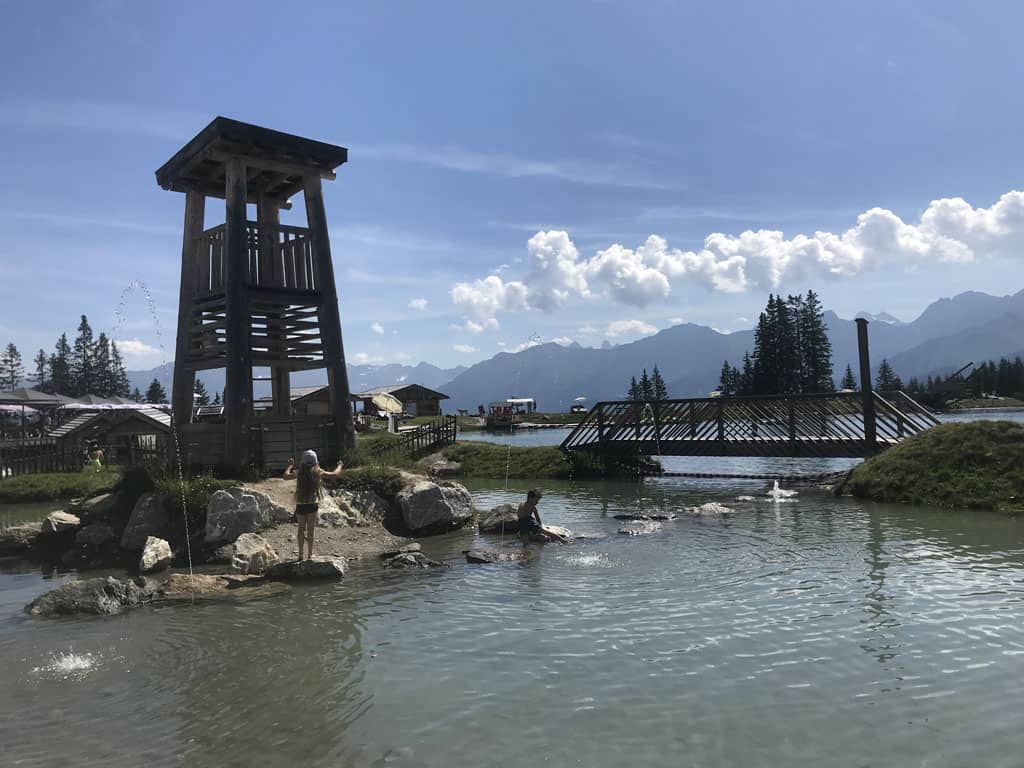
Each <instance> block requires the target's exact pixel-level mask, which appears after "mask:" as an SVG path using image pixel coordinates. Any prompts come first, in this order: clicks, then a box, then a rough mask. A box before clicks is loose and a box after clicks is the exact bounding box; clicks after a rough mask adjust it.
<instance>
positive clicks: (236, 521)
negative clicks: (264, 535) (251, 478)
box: [206, 488, 271, 544]
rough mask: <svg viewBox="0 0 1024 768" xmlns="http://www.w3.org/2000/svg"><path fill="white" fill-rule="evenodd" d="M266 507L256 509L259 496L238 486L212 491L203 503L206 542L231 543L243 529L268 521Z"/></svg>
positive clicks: (259, 526) (252, 529)
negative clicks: (228, 489) (205, 505)
mask: <svg viewBox="0 0 1024 768" xmlns="http://www.w3.org/2000/svg"><path fill="white" fill-rule="evenodd" d="M270 520H271V518H270V508H269V507H268V506H267V505H264V507H263V509H262V510H261V509H260V502H259V499H258V498H257V497H256V496H254V495H253V494H251V493H246V492H243V491H242V489H236V488H232V489H231V490H230V491H216V492H215V493H214V494H213V495H212V496H211V497H210V503H209V504H208V505H207V507H206V543H207V544H220V543H227V544H230V543H232V542H233V541H234V540H235V539H237V538H238V537H239V536H241V535H242V534H243V533H254V532H255V531H258V530H261V529H263V528H267V527H268V526H269V525H270Z"/></svg>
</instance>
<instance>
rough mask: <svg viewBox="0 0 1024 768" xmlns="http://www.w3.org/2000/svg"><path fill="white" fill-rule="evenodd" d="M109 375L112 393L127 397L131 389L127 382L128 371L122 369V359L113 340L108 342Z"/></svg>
mask: <svg viewBox="0 0 1024 768" xmlns="http://www.w3.org/2000/svg"><path fill="white" fill-rule="evenodd" d="M110 376H111V381H112V382H113V385H114V394H115V395H117V396H118V397H128V395H129V393H130V391H131V384H129V383H128V371H126V370H125V369H124V360H123V359H122V358H121V352H120V351H119V350H118V348H117V344H115V343H114V342H110Z"/></svg>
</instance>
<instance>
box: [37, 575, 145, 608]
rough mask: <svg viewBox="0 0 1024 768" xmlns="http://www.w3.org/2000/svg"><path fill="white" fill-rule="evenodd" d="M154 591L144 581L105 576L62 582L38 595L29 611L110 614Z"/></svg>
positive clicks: (143, 598)
mask: <svg viewBox="0 0 1024 768" xmlns="http://www.w3.org/2000/svg"><path fill="white" fill-rule="evenodd" d="M152 594H153V591H152V588H151V587H149V586H148V585H146V584H144V583H142V584H140V583H139V582H136V581H123V580H121V579H115V578H114V577H113V576H104V577H100V578H95V579H82V580H80V581H69V582H67V583H66V584H61V585H60V586H59V587H57V588H56V589H52V590H50V591H49V592H47V593H46V594H43V595H40V596H39V597H37V598H36V599H35V600H33V601H32V602H31V603H29V604H28V605H27V606H25V610H26V611H27V612H28V613H30V614H32V615H33V616H70V615H74V614H78V613H91V614H97V615H110V614H114V613H121V612H122V611H124V610H125V609H127V608H131V607H133V606H136V605H141V604H142V603H144V602H146V601H148V600H149V599H150V598H151V597H152Z"/></svg>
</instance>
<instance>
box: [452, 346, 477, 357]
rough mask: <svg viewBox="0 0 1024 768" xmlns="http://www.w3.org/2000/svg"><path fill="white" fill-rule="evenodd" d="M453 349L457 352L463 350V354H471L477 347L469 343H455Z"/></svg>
mask: <svg viewBox="0 0 1024 768" xmlns="http://www.w3.org/2000/svg"><path fill="white" fill-rule="evenodd" d="M452 349H454V350H455V351H456V352H462V353H463V354H467V355H468V354H469V353H470V352H476V347H471V346H469V344H455V345H454V346H453V347H452Z"/></svg>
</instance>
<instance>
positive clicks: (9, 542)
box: [0, 523, 42, 555]
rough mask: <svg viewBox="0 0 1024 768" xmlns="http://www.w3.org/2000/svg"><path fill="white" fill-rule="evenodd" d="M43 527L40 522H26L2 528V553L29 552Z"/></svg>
mask: <svg viewBox="0 0 1024 768" xmlns="http://www.w3.org/2000/svg"><path fill="white" fill-rule="evenodd" d="M41 528H42V525H41V524H40V523H26V524H25V525H13V526H11V527H10V528H4V529H2V530H0V555H18V554H21V553H22V552H27V551H28V550H30V549H31V548H32V546H33V545H34V544H35V543H36V539H37V538H38V537H39V531H40V529H41Z"/></svg>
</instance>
